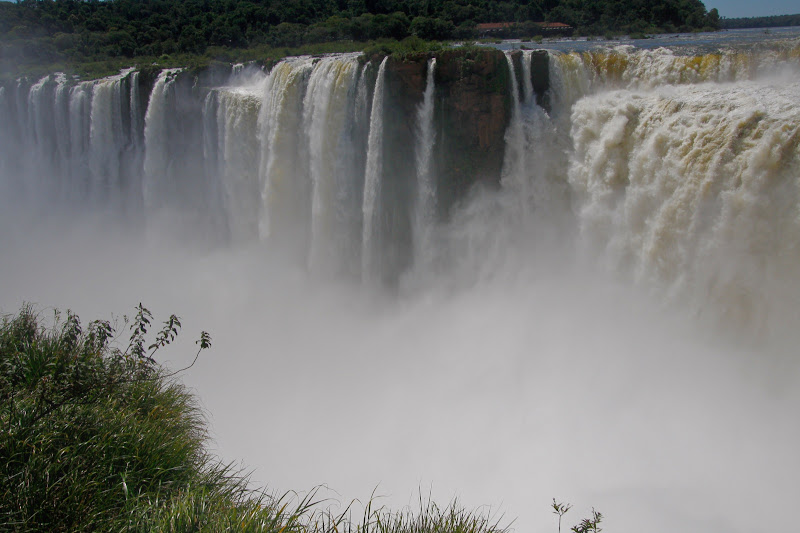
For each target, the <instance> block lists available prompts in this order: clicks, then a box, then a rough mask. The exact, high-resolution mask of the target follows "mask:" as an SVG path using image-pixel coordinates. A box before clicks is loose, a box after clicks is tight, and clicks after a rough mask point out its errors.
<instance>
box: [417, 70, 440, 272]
mask: <svg viewBox="0 0 800 533" xmlns="http://www.w3.org/2000/svg"><path fill="white" fill-rule="evenodd" d="M427 66H428V72H427V76H426V80H425V93H424V95H423V97H422V103H421V104H420V105H419V107H418V108H417V116H416V121H417V124H416V127H417V132H416V135H417V139H416V146H415V147H414V152H415V155H416V174H417V184H416V185H417V194H416V201H415V206H414V257H415V261H416V263H417V265H420V266H421V267H422V268H425V264H426V263H428V262H429V261H430V257H431V255H432V253H433V250H432V249H431V247H432V246H433V242H432V238H433V235H432V233H433V229H434V226H435V224H436V181H435V176H434V169H433V150H434V145H435V143H436V131H435V129H434V120H433V112H434V95H435V90H436V86H435V79H434V75H435V73H436V58H431V59H429V60H428V65H427Z"/></svg>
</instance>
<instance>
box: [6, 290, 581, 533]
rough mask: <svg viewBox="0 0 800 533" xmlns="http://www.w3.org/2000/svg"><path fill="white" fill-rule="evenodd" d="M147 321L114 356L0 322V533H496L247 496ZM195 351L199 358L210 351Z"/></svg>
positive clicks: (28, 322) (101, 328)
mask: <svg viewBox="0 0 800 533" xmlns="http://www.w3.org/2000/svg"><path fill="white" fill-rule="evenodd" d="M151 320H152V317H151V315H150V313H149V312H148V311H147V309H145V308H143V307H142V306H141V305H140V306H139V307H138V308H137V313H136V316H135V318H133V320H132V321H131V323H130V325H129V326H130V332H131V334H130V340H129V342H128V343H127V347H126V348H125V349H124V350H123V349H120V348H117V347H116V344H117V340H116V339H118V337H119V335H120V332H117V331H115V327H114V325H113V324H112V323H110V322H108V321H94V322H92V323H90V324H88V326H86V327H85V328H84V327H83V325H82V324H81V322H80V320H79V318H78V317H77V316H76V315H74V314H72V313H67V315H66V318H65V319H64V318H62V317H60V316H59V315H58V314H56V316H55V318H54V319H53V320H50V321H49V322H50V325H49V326H48V327H45V325H44V324H45V323H46V322H48V321H46V320H43V318H42V316H40V315H39V314H37V313H36V312H35V311H34V310H33V309H32V308H30V307H25V308H23V309H22V310H21V312H20V313H18V314H17V315H15V316H6V317H3V318H2V319H0V516H2V520H0V530H2V531H17V532H40V531H49V532H62V531H63V532H67V531H69V532H82V531H133V532H136V531H141V532H154V531H155V532H158V531H161V532H167V531H170V532H189V531H197V532H218V531H259V532H266V533H278V532H284V533H328V532H330V533H333V532H334V531H353V532H356V531H357V532H361V533H378V532H380V533H406V532H414V533H427V532H439V533H502V532H503V531H504V529H503V528H501V527H499V526H498V524H497V522H496V521H495V520H493V519H492V518H491V517H490V516H489V515H488V514H487V513H473V512H469V511H465V510H464V509H463V508H461V507H459V506H458V505H457V504H456V503H455V502H454V503H452V504H450V505H448V506H446V507H444V508H440V507H438V506H436V504H434V503H432V502H423V501H421V502H420V509H419V510H417V511H414V512H412V511H411V510H406V511H402V512H399V513H398V512H390V511H387V510H386V509H383V508H377V509H376V508H373V507H372V506H371V505H368V506H367V508H366V510H365V511H364V514H363V517H361V518H359V519H358V520H356V521H355V522H353V521H352V520H351V519H350V515H349V514H348V513H349V511H345V512H344V513H340V514H332V513H331V512H329V511H327V510H325V509H323V508H322V507H321V502H317V501H315V500H314V498H315V493H314V492H313V491H312V492H311V494H310V495H307V496H305V497H297V496H294V497H292V496H290V495H284V496H281V497H273V496H270V495H268V494H266V493H264V492H262V491H253V490H250V489H248V488H247V479H246V478H243V477H241V476H239V475H238V474H237V473H236V472H234V471H232V470H231V469H230V467H228V466H225V465H222V464H220V463H219V461H218V460H217V459H216V458H214V457H213V456H211V455H210V454H209V453H208V452H207V451H206V448H205V442H206V437H207V433H206V427H205V421H204V418H203V415H202V413H201V411H200V410H199V409H198V408H197V403H196V400H195V398H194V397H193V396H192V395H191V394H190V393H189V392H188V391H187V390H186V389H185V388H184V387H183V386H182V385H181V384H180V383H179V382H177V381H175V379H174V375H175V374H174V373H172V374H169V373H167V372H166V371H165V369H164V368H162V367H161V366H159V365H158V364H157V363H156V362H155V361H154V359H153V355H154V354H155V353H156V352H157V351H158V349H160V348H162V347H164V346H166V345H167V344H169V343H170V342H171V341H172V340H173V339H174V338H175V336H176V335H177V334H178V329H179V328H180V321H179V320H178V319H177V317H174V316H172V317H170V319H169V320H167V321H166V322H165V323H164V327H163V329H162V330H161V331H160V332H158V333H157V335H156V336H155V338H154V339H153V342H152V344H150V345H149V346H148V343H149V342H150V341H148V340H146V339H147V338H148V337H149V334H148V331H147V330H148V328H149V327H150V324H151ZM125 325H126V327H127V326H128V324H127V321H126V323H125ZM198 342H199V344H200V349H203V348H204V347H208V346H209V344H210V339H209V337H208V336H207V335H206V334H203V335H201V338H200V340H199V341H198ZM198 353H199V352H198ZM595 518H597V517H596V516H595V517H593V518H592V519H595ZM584 522H586V521H584ZM595 525H596V522H595ZM582 526H583V522H581V524H578V526H576V528H580V527H582ZM582 531H583V530H582ZM586 531H590V530H588V529H587V530H586Z"/></svg>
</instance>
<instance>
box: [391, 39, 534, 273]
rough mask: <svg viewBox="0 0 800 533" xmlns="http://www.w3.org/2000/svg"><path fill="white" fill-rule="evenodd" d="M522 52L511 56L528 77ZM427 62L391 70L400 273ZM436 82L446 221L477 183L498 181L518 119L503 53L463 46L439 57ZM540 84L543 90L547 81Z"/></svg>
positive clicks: (440, 213)
mask: <svg viewBox="0 0 800 533" xmlns="http://www.w3.org/2000/svg"><path fill="white" fill-rule="evenodd" d="M520 56H521V53H519V52H516V53H513V54H512V58H514V59H515V63H516V64H517V67H516V68H515V71H516V78H517V79H521V78H520V77H521V76H522V69H521V67H520V66H519V59H520ZM542 57H543V58H544V69H542V68H541V67H540V68H539V69H538V70H537V73H538V74H539V75H541V73H542V70H544V72H545V73H546V72H547V64H546V57H547V56H546V55H543V56H542ZM428 59H430V57H429V56H428V55H419V56H414V57H410V58H406V59H405V60H402V61H401V60H396V59H390V60H389V62H388V63H387V67H386V85H385V90H386V94H385V98H386V107H385V110H386V111H385V115H384V119H385V123H384V128H385V130H384V142H385V145H384V146H385V156H384V182H383V185H384V189H383V194H382V201H383V202H384V205H385V206H386V207H387V211H386V217H387V220H386V221H385V224H384V228H385V233H384V239H385V242H391V243H394V245H395V246H396V247H397V248H396V250H394V251H393V252H392V255H394V256H395V261H393V262H394V263H395V264H397V266H398V268H399V270H400V271H402V270H403V269H404V268H405V266H406V265H405V264H404V263H405V262H404V261H403V260H402V258H403V257H407V255H408V254H406V253H405V252H404V250H406V249H407V248H408V246H410V241H411V231H410V227H411V220H410V218H409V216H410V215H409V213H410V211H409V209H408V206H409V205H411V203H412V202H413V201H414V196H413V195H414V191H415V187H416V174H415V172H416V168H415V152H414V148H415V142H416V138H417V132H416V128H417V127H418V125H417V109H418V107H419V106H420V105H421V104H422V99H423V94H424V91H425V89H426V87H425V85H426V78H427V69H428ZM541 63H542V62H541V61H539V64H540V65H541ZM434 83H435V93H434V107H433V109H434V111H433V112H434V117H433V124H434V129H435V141H434V143H435V146H434V149H433V154H434V160H433V165H434V168H433V169H432V170H433V172H432V174H433V175H434V176H436V188H437V206H436V211H437V217H438V218H440V219H445V218H447V216H448V214H449V212H450V210H451V208H452V207H453V205H454V204H455V203H456V202H458V200H459V199H460V198H462V197H463V196H464V195H465V194H466V193H467V192H468V191H469V190H470V188H471V187H472V186H473V185H475V184H476V183H484V184H488V185H490V186H496V185H497V184H498V183H499V180H500V175H501V171H502V166H503V158H504V154H505V132H506V129H507V127H508V123H509V120H510V118H511V108H512V106H511V97H512V96H511V95H512V87H511V83H512V77H511V73H510V72H509V69H508V62H507V61H506V58H505V56H504V54H503V52H501V51H498V50H494V49H472V48H470V49H463V50H457V49H456V50H449V51H445V52H441V53H439V54H436V67H435V72H434ZM536 88H537V90H538V92H537V94H538V93H539V92H540V93H541V94H542V95H543V93H544V90H545V89H546V78H545V80H544V83H542V80H539V82H538V84H537V85H536Z"/></svg>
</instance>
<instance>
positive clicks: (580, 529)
mask: <svg viewBox="0 0 800 533" xmlns="http://www.w3.org/2000/svg"><path fill="white" fill-rule="evenodd" d="M550 507H551V508H552V509H553V514H554V515H557V516H558V533H561V519H562V518H563V517H564V515H565V514H567V511H569V510H570V509H572V505H570V504H569V503H560V502H558V501H556V499H555V498H553V503H552V504H551V505H550ZM602 521H603V515H602V514H601V513H599V512H597V511H595V509H594V507H592V516H591V517H590V518H584V519H583V520H581V522H580V523H579V524H577V525H575V526H572V527H571V528H570V531H572V532H573V533H600V532H601V531H603V529H602V528H601V527H600V522H602Z"/></svg>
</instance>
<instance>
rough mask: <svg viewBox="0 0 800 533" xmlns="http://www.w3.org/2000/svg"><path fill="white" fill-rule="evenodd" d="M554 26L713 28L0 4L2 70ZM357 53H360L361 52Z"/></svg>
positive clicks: (600, 19)
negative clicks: (485, 26)
mask: <svg viewBox="0 0 800 533" xmlns="http://www.w3.org/2000/svg"><path fill="white" fill-rule="evenodd" d="M491 22H510V23H514V25H513V26H512V27H510V28H507V29H506V30H505V31H506V34H505V35H498V36H525V35H528V36H532V35H535V34H537V33H539V34H540V33H541V32H542V29H541V27H540V26H539V25H536V24H533V22H561V23H564V24H568V25H569V26H571V28H572V30H573V31H574V33H575V34H577V35H609V34H623V33H658V32H675V31H697V30H704V29H705V30H713V29H718V28H719V15H718V13H717V10H716V9H712V10H711V11H710V12H709V11H707V10H706V8H705V6H704V5H703V3H702V2H701V1H700V0H662V1H660V2H652V1H650V0H603V1H598V0H506V1H496V0H405V1H400V0H106V1H100V0H17V2H16V3H10V2H0V61H2V63H4V65H5V66H6V67H8V66H9V65H14V66H20V65H25V64H55V63H81V62H91V61H104V60H109V59H114V58H116V59H121V58H135V57H162V56H164V55H171V54H189V55H195V56H202V55H211V56H215V57H219V56H223V57H224V56H225V53H226V52H229V51H236V50H245V49H254V48H258V47H262V48H267V47H271V48H280V47H298V46H304V45H318V44H320V43H351V44H350V48H355V49H359V47H358V46H355V47H353V45H352V43H368V42H370V41H376V40H381V39H387V40H402V39H405V38H408V37H410V36H415V37H416V38H420V39H424V40H432V41H443V40H451V39H459V40H464V39H476V38H478V37H480V33H479V31H478V24H481V23H491ZM361 48H362V49H363V46H362V47H361Z"/></svg>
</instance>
